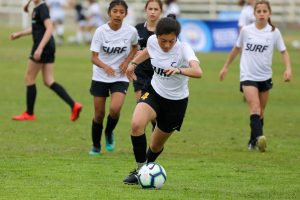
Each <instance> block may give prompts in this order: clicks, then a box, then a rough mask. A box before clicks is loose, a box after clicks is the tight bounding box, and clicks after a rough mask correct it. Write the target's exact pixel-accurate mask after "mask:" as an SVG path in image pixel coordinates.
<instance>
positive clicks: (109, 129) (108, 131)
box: [104, 92, 125, 151]
mask: <svg viewBox="0 0 300 200" xmlns="http://www.w3.org/2000/svg"><path fill="white" fill-rule="evenodd" d="M124 101H125V94H124V93H122V92H114V93H112V94H111V102H110V107H109V115H108V116H107V120H106V127H105V131H104V132H105V141H106V146H105V147H106V149H107V150H108V151H113V150H114V148H115V138H114V129H115V127H116V126H117V124H118V121H119V118H120V112H121V109H122V106H123V104H124Z"/></svg>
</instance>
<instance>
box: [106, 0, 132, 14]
mask: <svg viewBox="0 0 300 200" xmlns="http://www.w3.org/2000/svg"><path fill="white" fill-rule="evenodd" d="M117 5H121V6H123V7H124V8H125V10H126V13H127V11H128V5H127V3H126V2H125V1H124V0H113V1H111V2H110V4H109V7H108V11H107V12H108V13H109V12H110V11H111V10H112V9H113V7H115V6H117Z"/></svg>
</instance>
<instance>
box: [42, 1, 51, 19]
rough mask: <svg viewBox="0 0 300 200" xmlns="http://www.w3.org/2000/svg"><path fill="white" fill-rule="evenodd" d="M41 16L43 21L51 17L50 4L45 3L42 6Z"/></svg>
mask: <svg viewBox="0 0 300 200" xmlns="http://www.w3.org/2000/svg"><path fill="white" fill-rule="evenodd" d="M40 18H41V20H42V21H44V20H46V19H49V18H50V14H49V9H48V6H47V5H46V4H44V5H43V6H41V8H40Z"/></svg>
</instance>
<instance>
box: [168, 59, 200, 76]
mask: <svg viewBox="0 0 300 200" xmlns="http://www.w3.org/2000/svg"><path fill="white" fill-rule="evenodd" d="M164 72H165V73H166V74H167V75H174V74H181V75H184V76H188V77H191V78H201V77H202V74H203V72H202V69H201V67H200V66H199V63H198V62H197V61H196V60H191V61H189V67H187V68H176V67H170V68H168V69H165V70H164Z"/></svg>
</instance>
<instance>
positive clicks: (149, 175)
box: [138, 162, 167, 189]
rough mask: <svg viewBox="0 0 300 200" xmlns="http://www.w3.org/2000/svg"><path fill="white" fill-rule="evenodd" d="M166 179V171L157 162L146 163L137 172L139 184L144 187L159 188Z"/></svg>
mask: <svg viewBox="0 0 300 200" xmlns="http://www.w3.org/2000/svg"><path fill="white" fill-rule="evenodd" d="M166 180H167V173H166V171H165V169H164V168H163V167H162V166H161V165H160V164H158V163H154V162H151V163H147V164H145V165H144V166H143V167H142V168H141V169H140V170H139V172H138V181H139V184H140V185H141V186H142V188H144V189H160V188H161V187H162V186H163V185H164V184H165V182H166Z"/></svg>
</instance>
